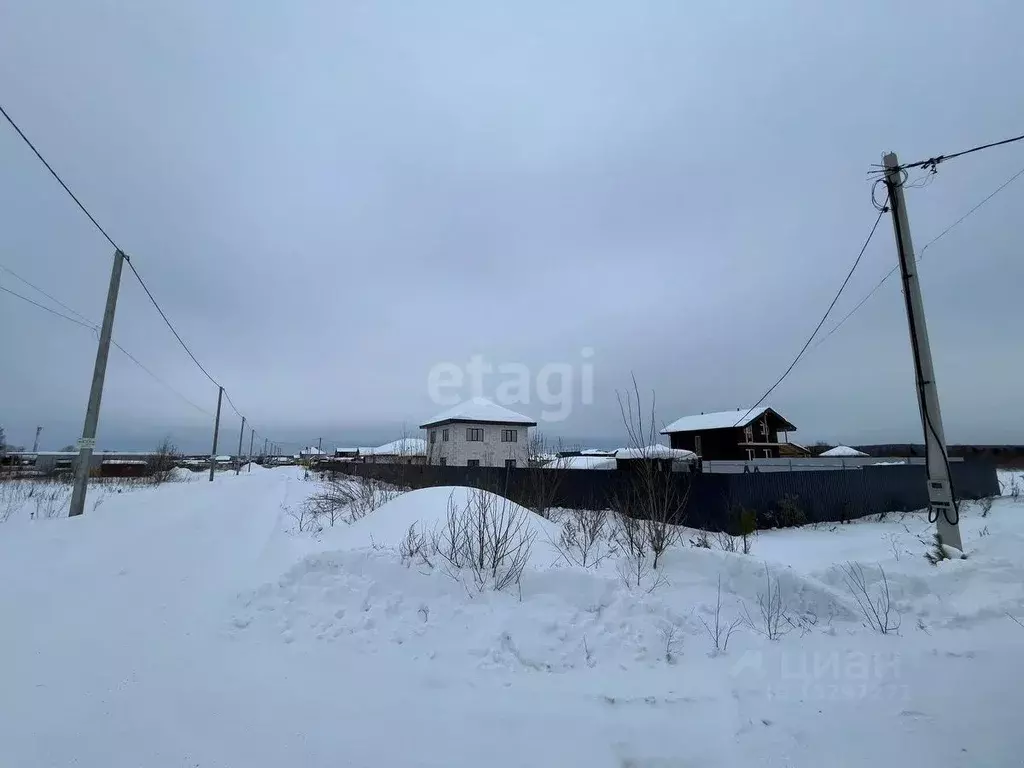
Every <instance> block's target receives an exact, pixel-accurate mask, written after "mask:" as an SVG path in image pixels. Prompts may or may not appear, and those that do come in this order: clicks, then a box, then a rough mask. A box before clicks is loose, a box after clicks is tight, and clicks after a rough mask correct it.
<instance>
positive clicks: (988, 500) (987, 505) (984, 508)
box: [978, 496, 994, 517]
mask: <svg viewBox="0 0 1024 768" xmlns="http://www.w3.org/2000/svg"><path fill="white" fill-rule="evenodd" d="M993 501H994V499H993V498H992V497H991V496H985V497H984V498H982V499H978V507H980V508H981V516H982V517H988V513H989V512H991V511H992V502H993Z"/></svg>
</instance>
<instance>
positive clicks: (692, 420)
mask: <svg viewBox="0 0 1024 768" xmlns="http://www.w3.org/2000/svg"><path fill="white" fill-rule="evenodd" d="M766 413H772V414H774V415H775V417H776V418H777V419H779V420H780V421H781V422H783V423H784V424H785V426H786V428H787V431H789V432H795V431H796V427H794V426H793V425H792V424H790V423H789V422H788V421H787V420H786V419H784V418H782V416H780V415H779V414H778V412H777V411H775V410H774V409H772V408H769V407H767V406H760V407H758V408H754V409H752V410H749V411H748V409H746V408H737V409H736V410H735V411H717V412H715V413H701V414H698V415H696V416H683V418H681V419H676V420H675V421H673V422H672V423H671V424H669V425H668V426H667V427H665V428H664V429H663V430H661V434H663V435H667V434H670V433H672V432H703V431H705V430H709V429H732V428H733V427H745V426H747V425H748V424H750V423H751V422H754V421H757V420H758V419H759V418H761V417H762V416H763V415H764V414H766ZM744 414H746V415H744Z"/></svg>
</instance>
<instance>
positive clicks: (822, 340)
mask: <svg viewBox="0 0 1024 768" xmlns="http://www.w3.org/2000/svg"><path fill="white" fill-rule="evenodd" d="M1021 176H1024V168H1021V169H1020V170H1019V171H1017V172H1016V173H1015V174H1013V176H1011V177H1010V178H1008V179H1007V180H1006V181H1004V182H1003V183H1002V184H1000V185H999V186H998V187H996V189H995V191H993V192H991V193H990V194H988V195H986V196H985V198H984V199H982V201H981V202H979V203H978V204H977V205H975V206H974V207H973V208H971V209H970V210H969V211H967V213H965V214H964V215H963V216H961V217H960V218H959V219H957V220H956V221H954V222H953V223H952V224H950V225H949V226H948V227H946V228H945V229H944V230H942V231H941V232H940V233H939V234H937V235H936V236H935V237H933V238H932V239H931V240H929V241H928V242H927V243H925V245H924V247H923V248H922V249H921V252H920V253H919V254H918V256H917V258H916V259H915V262H916V263H920V262H921V260H922V259H923V258H924V253H925V251H927V250H928V249H929V248H930V247H931V246H932V245H934V244H935V243H936V242H938V241H939V240H941V239H942V238H943V237H945V236H946V235H947V234H949V233H950V232H951V231H952V230H953V229H955V228H956V227H958V226H960V225H961V224H963V223H964V221H966V220H967V219H968V218H969V217H970V216H971V215H972V214H973V213H974V212H975V211H977V210H978V209H979V208H981V207H982V206H983V205H985V203H987V202H988V201H989V200H991V199H992V198H993V197H995V196H996V195H998V194H999V193H1000V192H1002V191H1003V190H1004V189H1006V188H1007V187H1008V186H1010V184H1012V183H1013V182H1015V181H1016V180H1017V179H1019V178H1020V177H1021ZM899 268H900V266H899V264H897V265H896V266H894V267H893V268H892V269H890V270H889V271H888V272H886V273H885V277H883V278H882V279H881V280H879V281H878V284H877V285H876V286H875V287H874V288H872V289H871V290H870V291H869V292H868V294H867V296H865V297H864V298H863V299H861V300H860V301H859V302H858V303H857V305H856V306H855V307H854V308H853V309H851V310H850V311H849V312H847V313H846V315H845V316H844V317H843V319H842V320H840V321H839V322H838V323H836V324H835V326H833V328H832V329H831V330H830V331H829V332H828V333H826V334H825V335H824V336H822V337H821V338H820V339H818V343H817V344H815V345H814V347H812V349H817V348H818V347H819V346H821V345H822V344H823V343H825V340H826V339H827V338H828V337H829V336H831V335H832V334H833V333H835V332H836V331H838V330H839V329H840V328H841V327H842V326H843V323H845V322H846V321H847V320H849V319H850V318H851V317H852V316H853V314H854V313H855V312H856V311H857V310H858V309H860V308H861V307H863V306H864V304H866V303H867V301H868V299H870V298H871V297H872V296H874V295H875V294H876V293H877V292H878V289H879V288H881V287H882V286H883V285H884V284H885V282H886V281H887V280H888V279H889V278H890V277H892V276H893V275H894V274H896V272H897V270H899Z"/></svg>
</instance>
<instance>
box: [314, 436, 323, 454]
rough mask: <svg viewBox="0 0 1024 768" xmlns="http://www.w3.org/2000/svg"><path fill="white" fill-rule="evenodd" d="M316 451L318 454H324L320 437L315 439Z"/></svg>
mask: <svg viewBox="0 0 1024 768" xmlns="http://www.w3.org/2000/svg"><path fill="white" fill-rule="evenodd" d="M316 450H317V452H318V453H323V452H324V439H323V438H322V437H318V438H317V439H316Z"/></svg>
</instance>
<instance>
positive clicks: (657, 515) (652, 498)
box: [612, 378, 689, 570]
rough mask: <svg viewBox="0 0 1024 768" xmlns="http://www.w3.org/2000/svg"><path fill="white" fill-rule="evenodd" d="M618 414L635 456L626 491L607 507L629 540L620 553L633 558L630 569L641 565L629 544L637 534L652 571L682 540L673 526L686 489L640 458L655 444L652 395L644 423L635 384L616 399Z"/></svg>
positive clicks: (659, 464) (662, 466) (658, 464)
mask: <svg viewBox="0 0 1024 768" xmlns="http://www.w3.org/2000/svg"><path fill="white" fill-rule="evenodd" d="M634 401H635V404H634ZM619 411H620V413H621V415H622V422H623V425H624V426H625V428H626V434H627V436H628V439H629V443H630V446H631V447H632V448H633V449H634V451H635V452H637V453H638V456H639V458H637V459H636V460H634V461H631V462H630V463H631V464H633V465H634V466H633V468H632V469H631V470H630V471H631V472H632V475H633V482H632V483H631V486H630V488H629V489H628V490H627V491H626V492H625V493H624V494H623V495H622V496H617V497H616V498H614V499H613V500H612V507H613V509H614V510H615V511H616V512H617V513H618V519H619V532H620V533H621V534H623V535H625V537H626V539H627V540H630V541H629V546H627V547H622V549H624V550H625V551H626V552H627V554H629V555H631V556H633V560H634V562H633V563H632V565H633V566H634V567H635V568H639V567H640V565H641V563H640V561H639V560H637V559H636V554H637V552H638V551H639V550H638V547H637V545H638V544H639V542H638V541H631V539H633V538H635V537H634V536H633V534H634V533H638V534H639V536H640V538H642V539H643V553H644V555H645V556H646V555H647V554H648V553H649V554H650V557H651V563H650V567H651V568H653V569H654V570H657V568H658V565H659V564H660V561H661V556H662V555H663V554H664V553H665V552H666V551H667V550H668V549H669V548H670V547H672V546H674V545H676V544H678V543H679V541H680V540H681V538H682V530H681V529H680V527H679V525H680V524H681V523H682V522H683V516H684V512H685V510H686V502H687V499H688V496H689V487H687V489H686V490H685V491H681V490H680V487H679V486H680V483H679V482H678V478H677V477H676V476H675V475H676V474H678V473H673V472H672V471H671V468H670V466H666V464H668V465H670V464H671V462H665V461H663V460H659V459H658V458H657V457H656V456H654V455H650V456H648V454H647V453H645V452H646V451H648V450H651V449H653V448H654V446H656V444H657V439H658V432H657V425H656V422H655V416H654V414H655V398H654V395H653V394H652V396H651V410H650V414H649V415H648V416H646V417H645V416H644V412H643V408H642V405H641V399H640V390H639V387H638V386H637V383H636V379H635V378H634V379H633V392H632V393H625V394H623V393H619ZM629 521H632V522H629ZM621 543H622V542H620V544H621Z"/></svg>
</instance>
